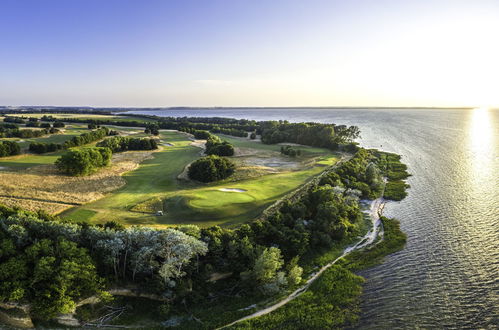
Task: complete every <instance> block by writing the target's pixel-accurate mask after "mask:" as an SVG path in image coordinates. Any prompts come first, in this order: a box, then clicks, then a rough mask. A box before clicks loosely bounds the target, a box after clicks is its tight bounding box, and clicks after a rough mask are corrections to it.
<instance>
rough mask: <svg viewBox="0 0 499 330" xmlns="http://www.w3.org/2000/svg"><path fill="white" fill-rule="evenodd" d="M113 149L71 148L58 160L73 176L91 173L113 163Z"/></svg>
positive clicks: (59, 166) (62, 167) (58, 163)
mask: <svg viewBox="0 0 499 330" xmlns="http://www.w3.org/2000/svg"><path fill="white" fill-rule="evenodd" d="M111 156H112V151H111V149H109V148H101V147H93V148H71V149H69V150H68V152H67V153H65V154H64V155H62V156H61V157H60V158H59V159H57V160H56V162H55V165H56V166H57V168H58V169H59V170H61V171H63V172H64V173H66V174H69V175H72V176H83V175H89V174H91V173H93V172H95V171H97V170H98V169H99V168H101V167H104V166H107V165H109V164H110V163H111Z"/></svg>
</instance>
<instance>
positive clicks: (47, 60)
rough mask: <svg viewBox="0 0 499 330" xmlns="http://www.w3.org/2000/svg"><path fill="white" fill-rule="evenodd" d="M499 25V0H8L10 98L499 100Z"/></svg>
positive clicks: (2, 40)
mask: <svg viewBox="0 0 499 330" xmlns="http://www.w3.org/2000/svg"><path fill="white" fill-rule="evenodd" d="M498 38H499V1H498V0H496V1H487V0H473V1H471V0H469V1H459V0H454V1H444V0H432V1H426V0H418V1H403V0H398V1H390V0H377V1H360V0H344V1H334V0H329V1H316V0H307V1H304V0H288V1H282V0H268V1H261V0H248V1H243V0H223V1H219V0H204V1H191V0H181V1H175V0H163V1H159V0H136V1H129V0H0V105H60V106H64V105H73V106H123V107H168V106H207V107H211V106H227V107H230V106H409V107H410V106H439V107H454V106H456V107H459V106H473V107H474V106H499V88H498V87H499V39H498Z"/></svg>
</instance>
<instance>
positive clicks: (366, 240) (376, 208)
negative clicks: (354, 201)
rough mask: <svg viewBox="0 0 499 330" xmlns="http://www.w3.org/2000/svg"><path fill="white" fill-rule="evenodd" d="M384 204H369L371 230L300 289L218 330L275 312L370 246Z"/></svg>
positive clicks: (379, 228) (381, 201) (377, 201)
mask: <svg viewBox="0 0 499 330" xmlns="http://www.w3.org/2000/svg"><path fill="white" fill-rule="evenodd" d="M384 204H385V200H384V199H383V198H382V197H380V198H377V199H375V200H373V201H372V202H371V206H370V209H369V215H370V217H371V222H372V228H371V230H369V231H368V232H367V234H366V235H364V237H362V239H361V240H360V241H358V242H357V243H356V244H354V245H351V246H349V247H347V248H346V249H345V250H343V253H342V254H341V255H340V256H339V257H338V258H336V259H334V260H333V261H331V262H330V263H328V264H327V265H325V266H323V267H322V268H321V269H320V270H319V271H318V272H316V273H313V274H312V275H311V276H310V277H309V279H308V280H307V282H306V283H305V284H304V285H303V286H302V287H300V288H298V289H296V290H295V291H293V292H292V293H291V294H289V295H288V296H287V297H286V298H284V299H282V300H281V301H279V302H277V303H275V304H273V305H271V306H269V307H266V308H264V309H261V310H259V311H257V312H255V313H253V314H250V315H247V316H245V317H243V318H240V319H238V320H236V321H234V322H232V323H229V324H227V325H225V326H223V327H220V328H218V329H223V328H227V327H230V326H233V325H234V324H236V323H239V322H242V321H245V320H249V319H253V318H256V317H259V316H262V315H265V314H268V313H271V312H273V311H275V310H276V309H278V308H279V307H281V306H284V305H286V304H287V303H288V302H290V301H291V300H293V299H295V298H296V297H298V296H300V295H301V294H302V293H303V292H305V291H307V289H308V288H309V287H310V285H311V284H312V283H313V282H314V281H315V280H316V279H318V278H319V277H320V276H321V275H322V273H323V272H324V271H326V270H327V269H328V268H329V267H331V266H332V265H334V264H335V263H336V262H338V260H340V259H341V258H343V257H345V256H346V255H348V254H349V253H351V252H352V251H355V250H358V249H361V248H364V247H366V246H368V245H370V244H372V243H373V242H374V241H375V240H376V237H377V236H378V235H379V234H382V233H383V229H382V223H381V219H380V217H381V214H382V212H383V207H384Z"/></svg>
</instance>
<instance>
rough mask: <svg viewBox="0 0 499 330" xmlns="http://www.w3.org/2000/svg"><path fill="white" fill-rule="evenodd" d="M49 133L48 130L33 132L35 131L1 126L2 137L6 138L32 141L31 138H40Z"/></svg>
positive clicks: (0, 135) (0, 133)
mask: <svg viewBox="0 0 499 330" xmlns="http://www.w3.org/2000/svg"><path fill="white" fill-rule="evenodd" d="M47 133H48V131H47V130H46V129H42V130H33V129H19V128H6V126H0V137H6V138H12V137H17V138H22V139H30V138H36V137H40V136H42V135H45V134H47Z"/></svg>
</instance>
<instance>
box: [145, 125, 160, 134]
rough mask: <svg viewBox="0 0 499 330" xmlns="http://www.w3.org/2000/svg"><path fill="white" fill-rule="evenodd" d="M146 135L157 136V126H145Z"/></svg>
mask: <svg viewBox="0 0 499 330" xmlns="http://www.w3.org/2000/svg"><path fill="white" fill-rule="evenodd" d="M144 133H146V134H152V135H159V126H158V124H156V123H151V124H147V125H146V129H145V130H144Z"/></svg>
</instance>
